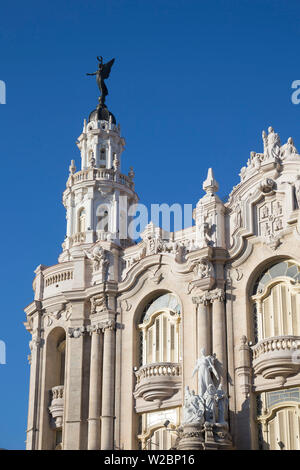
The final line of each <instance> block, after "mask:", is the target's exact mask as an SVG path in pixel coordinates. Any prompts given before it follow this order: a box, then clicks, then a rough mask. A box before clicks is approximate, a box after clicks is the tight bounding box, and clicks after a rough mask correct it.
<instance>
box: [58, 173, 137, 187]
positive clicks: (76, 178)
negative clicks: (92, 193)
mask: <svg viewBox="0 0 300 470" xmlns="http://www.w3.org/2000/svg"><path fill="white" fill-rule="evenodd" d="M93 180H96V181H100V180H107V181H115V182H119V183H121V184H123V185H125V186H127V187H128V188H130V189H132V190H133V189H134V183H133V181H132V179H131V178H130V177H129V176H126V175H123V174H121V173H119V172H118V171H115V170H114V169H110V168H89V169H87V170H81V171H77V173H74V174H73V175H70V176H69V179H68V181H67V186H68V187H70V186H73V185H74V184H77V183H82V182H85V181H93Z"/></svg>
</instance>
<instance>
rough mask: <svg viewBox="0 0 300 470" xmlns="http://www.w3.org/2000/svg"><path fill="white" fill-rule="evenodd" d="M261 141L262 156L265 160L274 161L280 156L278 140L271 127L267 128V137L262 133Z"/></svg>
mask: <svg viewBox="0 0 300 470" xmlns="http://www.w3.org/2000/svg"><path fill="white" fill-rule="evenodd" d="M262 139H263V144H264V156H265V158H266V159H267V160H271V159H273V160H275V159H277V158H278V157H279V154H280V138H279V135H278V134H276V132H274V129H273V127H269V128H268V135H267V134H266V132H265V131H263V132H262Z"/></svg>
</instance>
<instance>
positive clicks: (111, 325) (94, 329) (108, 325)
mask: <svg viewBox="0 0 300 470" xmlns="http://www.w3.org/2000/svg"><path fill="white" fill-rule="evenodd" d="M115 329H116V322H115V320H113V319H110V320H106V321H102V322H98V323H93V324H91V325H88V326H87V327H86V330H87V332H88V333H89V334H90V335H91V334H92V333H104V332H105V330H115Z"/></svg>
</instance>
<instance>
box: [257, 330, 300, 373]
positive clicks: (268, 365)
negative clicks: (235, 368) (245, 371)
mask: <svg viewBox="0 0 300 470" xmlns="http://www.w3.org/2000/svg"><path fill="white" fill-rule="evenodd" d="M252 353H253V367H254V373H255V374H256V375H259V374H262V376H263V377H264V378H266V379H274V378H276V377H283V378H285V377H287V376H289V375H291V374H295V373H297V372H298V371H299V369H300V360H299V357H298V356H300V336H291V335H287V336H273V337H270V338H266V339H263V340H261V341H259V342H258V343H257V344H255V345H254V346H252Z"/></svg>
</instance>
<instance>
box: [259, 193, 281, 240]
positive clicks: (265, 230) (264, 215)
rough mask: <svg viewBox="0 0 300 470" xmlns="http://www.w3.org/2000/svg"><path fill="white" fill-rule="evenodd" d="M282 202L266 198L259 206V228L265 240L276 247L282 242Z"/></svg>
mask: <svg viewBox="0 0 300 470" xmlns="http://www.w3.org/2000/svg"><path fill="white" fill-rule="evenodd" d="M283 217H284V215H283V207H282V202H281V201H278V200H276V199H273V200H271V201H268V200H266V201H265V202H264V203H263V204H262V205H260V206H259V207H258V230H259V235H261V236H262V238H263V239H264V242H265V243H266V244H268V245H269V246H270V247H271V248H273V249H276V248H277V247H278V245H279V243H280V235H281V231H282V230H283V228H284V219H283Z"/></svg>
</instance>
